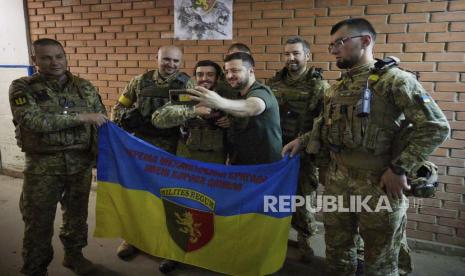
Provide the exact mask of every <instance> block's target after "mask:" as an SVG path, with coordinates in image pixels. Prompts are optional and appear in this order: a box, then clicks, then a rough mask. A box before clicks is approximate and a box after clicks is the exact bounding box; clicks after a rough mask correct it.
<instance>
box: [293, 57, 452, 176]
mask: <svg viewBox="0 0 465 276" xmlns="http://www.w3.org/2000/svg"><path fill="white" fill-rule="evenodd" d="M366 85H368V87H369V88H370V90H371V95H372V96H371V101H370V102H369V103H370V108H371V111H370V114H369V115H368V116H365V117H363V116H362V117H361V116H360V114H359V107H358V106H359V104H360V99H361V95H362V91H363V90H364V87H365V86H366ZM405 122H407V123H405ZM405 125H410V127H411V131H410V132H409V135H408V138H406V137H405V136H404V135H402V134H403V131H404V128H403V127H402V126H405ZM449 131H450V127H449V123H448V122H447V119H446V117H445V116H444V114H443V113H442V111H441V109H440V108H439V107H438V105H437V104H436V103H435V102H434V100H433V99H432V98H431V96H430V95H429V94H428V93H427V92H426V91H425V89H424V88H423V87H422V86H421V84H420V83H419V82H418V81H417V80H416V78H415V76H414V75H412V74H410V73H408V72H406V71H403V70H401V69H399V68H397V67H391V68H389V69H386V70H383V71H376V70H375V69H374V63H368V64H365V65H362V66H359V67H357V68H353V69H351V70H350V71H348V72H346V73H344V74H343V75H342V77H341V78H340V79H339V80H338V81H337V82H336V83H335V84H333V85H332V86H331V88H330V89H329V90H328V91H327V93H326V95H325V98H324V106H323V112H322V114H321V115H320V117H319V118H317V119H316V120H315V126H314V130H313V131H312V132H309V133H307V134H306V135H304V136H302V137H301V141H302V142H303V143H304V144H306V145H307V150H309V151H310V152H314V151H316V150H318V148H319V150H320V151H326V152H329V151H331V152H332V153H331V160H333V161H335V162H342V163H344V165H345V166H348V167H353V168H362V169H369V170H378V171H382V170H384V169H385V168H386V166H387V165H389V163H393V164H394V165H396V166H400V167H401V168H403V169H404V170H405V171H406V172H408V173H412V172H413V171H416V169H417V168H418V166H420V165H421V163H423V162H424V161H425V160H426V159H427V158H428V156H429V155H430V154H431V153H432V152H433V151H434V150H435V149H436V148H437V147H438V146H439V145H440V144H441V143H442V142H443V141H444V140H445V139H446V137H447V136H448V134H449ZM398 144H401V146H400V147H398V146H397V145H398ZM396 148H400V149H401V150H399V151H397V150H396Z"/></svg>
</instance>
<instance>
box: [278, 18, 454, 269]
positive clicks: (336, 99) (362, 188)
mask: <svg viewBox="0 0 465 276" xmlns="http://www.w3.org/2000/svg"><path fill="white" fill-rule="evenodd" d="M375 39H376V32H375V30H374V28H373V27H372V25H371V24H370V23H369V22H368V21H367V20H365V19H361V18H353V19H347V20H343V21H341V22H339V23H337V24H336V25H334V26H333V28H332V30H331V44H330V46H329V50H330V52H331V54H333V55H334V56H335V57H336V65H337V66H338V67H339V68H341V69H345V71H344V72H343V75H342V77H341V78H340V79H339V80H338V81H337V82H336V83H334V84H333V85H332V86H331V88H330V89H329V90H328V91H327V92H326V94H325V97H324V100H323V111H322V114H321V115H320V117H318V118H317V119H316V120H315V123H314V127H313V130H312V132H310V133H307V134H305V135H303V136H301V137H299V138H298V139H296V140H293V141H292V142H291V143H289V144H287V145H286V146H285V147H284V148H283V153H286V152H291V154H295V153H296V152H297V151H298V150H299V149H300V148H306V150H307V151H309V152H314V153H316V152H318V154H321V155H326V156H327V160H328V162H327V164H319V166H327V168H328V169H327V176H326V179H325V184H326V185H325V195H330V196H335V197H337V196H342V197H343V198H347V199H348V198H349V196H350V195H357V196H360V197H361V198H367V197H370V199H369V201H368V203H367V205H368V206H369V207H370V208H371V209H372V210H375V209H376V206H377V204H378V202H379V200H380V199H382V200H385V202H387V203H388V204H387V205H388V206H389V207H390V208H386V209H382V210H379V211H378V212H367V211H365V210H364V209H362V210H361V212H326V213H324V218H323V220H324V226H325V241H326V260H327V268H328V270H329V271H328V275H351V274H353V273H354V272H355V269H356V267H355V265H356V245H355V241H356V235H357V234H358V233H360V235H361V236H362V238H363V240H364V242H365V273H366V274H367V275H398V274H399V268H398V259H399V252H400V248H401V244H402V241H403V239H404V231H405V227H406V220H407V218H406V208H407V207H408V204H407V202H406V201H407V200H406V197H405V196H404V195H403V191H404V190H409V189H410V186H409V185H408V184H407V178H406V174H413V172H416V171H417V170H418V168H419V167H420V166H421V165H422V164H423V163H424V162H425V161H426V159H427V157H428V155H429V154H431V153H432V152H433V151H434V150H435V149H436V148H437V147H438V146H439V145H440V144H441V143H442V142H443V141H444V140H445V139H446V137H447V135H448V133H449V124H448V122H447V119H446V118H445V116H444V114H443V113H442V111H441V110H440V109H439V107H438V106H437V104H436V103H435V102H434V100H433V99H432V98H431V97H430V96H429V94H428V93H427V92H426V91H425V89H424V88H423V87H422V86H421V85H420V83H419V82H418V81H417V80H416V78H415V76H414V75H412V74H410V73H408V72H405V71H403V70H401V69H399V68H397V67H396V64H397V62H395V61H393V59H385V60H382V61H377V62H376V61H375V60H374V58H373V46H374V43H375ZM403 120H406V121H407V122H408V123H409V124H410V125H411V127H412V130H413V131H412V132H411V135H409V140H408V143H405V144H406V146H405V147H404V148H403V149H402V150H400V151H398V152H396V151H395V150H394V147H393V145H394V144H395V142H397V141H396V140H397V139H398V138H399V134H400V132H401V131H402V127H401V126H402V125H403V124H402V123H401V122H402V121H403ZM386 196H387V197H386Z"/></svg>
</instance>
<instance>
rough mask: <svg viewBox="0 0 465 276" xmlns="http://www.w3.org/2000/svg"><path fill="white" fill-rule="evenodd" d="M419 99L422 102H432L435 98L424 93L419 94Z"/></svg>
mask: <svg viewBox="0 0 465 276" xmlns="http://www.w3.org/2000/svg"><path fill="white" fill-rule="evenodd" d="M417 101H418V103H420V104H427V103H430V102H432V101H433V100H432V99H431V97H430V95H428V94H426V93H424V94H420V95H418V96H417Z"/></svg>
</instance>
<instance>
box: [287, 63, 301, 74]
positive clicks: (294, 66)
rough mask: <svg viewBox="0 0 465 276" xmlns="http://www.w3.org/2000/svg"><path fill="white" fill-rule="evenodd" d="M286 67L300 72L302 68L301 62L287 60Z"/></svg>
mask: <svg viewBox="0 0 465 276" xmlns="http://www.w3.org/2000/svg"><path fill="white" fill-rule="evenodd" d="M286 67H287V70H288V71H289V72H299V71H300V70H301V69H302V65H301V64H300V63H299V62H287V63H286Z"/></svg>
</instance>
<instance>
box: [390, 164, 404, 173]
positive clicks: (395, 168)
mask: <svg viewBox="0 0 465 276" xmlns="http://www.w3.org/2000/svg"><path fill="white" fill-rule="evenodd" d="M389 168H390V169H391V171H392V172H393V173H395V174H397V175H405V170H404V169H403V168H402V167H401V166H397V165H394V164H392V163H391V164H389Z"/></svg>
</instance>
